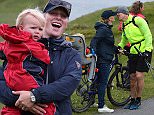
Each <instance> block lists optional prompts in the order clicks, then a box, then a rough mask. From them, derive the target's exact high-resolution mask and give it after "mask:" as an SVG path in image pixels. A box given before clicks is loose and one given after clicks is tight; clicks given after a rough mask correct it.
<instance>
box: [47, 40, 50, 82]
mask: <svg viewBox="0 0 154 115" xmlns="http://www.w3.org/2000/svg"><path fill="white" fill-rule="evenodd" d="M49 50H50V49H49V40H48V55H49ZM49 56H50V55H49ZM48 69H49V68H48V65H47V77H46V84H48V82H49V75H48Z"/></svg>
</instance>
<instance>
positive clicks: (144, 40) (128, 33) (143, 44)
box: [118, 15, 153, 54]
mask: <svg viewBox="0 0 154 115" xmlns="http://www.w3.org/2000/svg"><path fill="white" fill-rule="evenodd" d="M132 18H133V16H132V15H129V17H128V19H127V20H126V21H125V22H124V25H126V26H125V28H124V31H123V32H122V40H121V42H120V43H119V44H118V46H120V47H122V48H124V46H125V45H126V43H128V42H130V44H131V45H132V44H133V46H132V47H131V49H130V53H131V54H137V51H136V50H135V48H134V46H136V47H137V48H138V49H139V50H140V51H141V52H145V50H146V51H149V52H151V51H152V49H153V46H152V34H151V32H150V29H149V27H148V24H147V22H146V21H145V20H144V19H143V18H141V17H135V23H136V25H138V27H136V26H135V25H134V24H133V23H129V22H130V21H132ZM128 23H129V24H128Z"/></svg>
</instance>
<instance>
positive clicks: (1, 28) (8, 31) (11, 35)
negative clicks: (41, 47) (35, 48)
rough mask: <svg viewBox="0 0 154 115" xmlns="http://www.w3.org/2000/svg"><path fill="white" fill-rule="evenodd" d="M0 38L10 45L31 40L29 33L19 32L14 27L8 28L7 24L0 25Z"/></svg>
mask: <svg viewBox="0 0 154 115" xmlns="http://www.w3.org/2000/svg"><path fill="white" fill-rule="evenodd" d="M0 36H2V38H3V39H4V40H6V41H9V42H12V43H21V42H25V41H27V40H29V39H32V36H31V34H30V33H29V32H25V31H20V30H19V29H17V28H16V27H15V26H12V27H10V26H9V25H8V24H1V25H0Z"/></svg>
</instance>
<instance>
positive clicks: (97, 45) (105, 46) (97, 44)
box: [90, 22, 116, 63]
mask: <svg viewBox="0 0 154 115" xmlns="http://www.w3.org/2000/svg"><path fill="white" fill-rule="evenodd" d="M111 28H112V26H110V25H107V24H105V23H102V22H96V24H95V29H96V34H95V36H94V37H93V39H92V40H91V43H90V47H91V48H93V49H94V51H95V53H96V55H97V57H98V60H97V63H111V61H112V59H113V57H114V53H115V48H116V47H115V46H114V36H113V33H112V30H111Z"/></svg>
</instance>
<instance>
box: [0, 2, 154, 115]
mask: <svg viewBox="0 0 154 115" xmlns="http://www.w3.org/2000/svg"><path fill="white" fill-rule="evenodd" d="M46 1H48V0H0V23H9V24H11V25H14V24H15V19H16V17H17V14H18V13H19V12H20V11H22V10H23V9H25V8H34V7H36V6H39V7H40V8H41V9H42V8H43V6H44V5H45V3H46ZM153 7H154V2H149V3H145V11H144V12H143V13H144V15H145V16H146V17H147V20H148V22H149V26H150V29H151V32H152V34H153V36H154V8H153ZM107 9H112V10H115V9H116V7H112V8H107ZM104 10H106V9H101V10H98V11H96V12H94V13H90V14H87V15H84V16H82V17H80V18H77V19H76V20H73V21H71V22H70V24H69V26H68V29H67V31H66V33H68V34H75V33H82V34H84V35H85V37H86V42H87V45H89V42H90V40H91V38H92V37H93V36H94V34H95V29H94V24H95V22H96V21H98V20H99V17H100V15H101V13H102V11H104ZM118 24H119V23H118V21H117V18H116V21H115V22H114V27H113V32H114V35H115V38H116V39H115V41H116V44H117V43H118V42H119V41H120V33H119V32H118V31H117V27H118ZM1 40H2V39H1ZM152 62H154V59H153V61H152ZM153 65H154V63H153ZM153 96H154V78H152V77H151V75H150V74H147V75H146V77H145V88H144V91H143V99H147V98H150V97H153ZM106 104H107V105H108V106H109V107H112V108H116V107H114V106H113V105H111V104H110V102H109V101H108V99H107V98H106ZM0 107H1V105H0ZM96 112H97V108H90V109H89V110H88V111H87V112H84V113H80V115H94V114H95V113H96ZM73 115H78V114H77V113H74V114H73Z"/></svg>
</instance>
